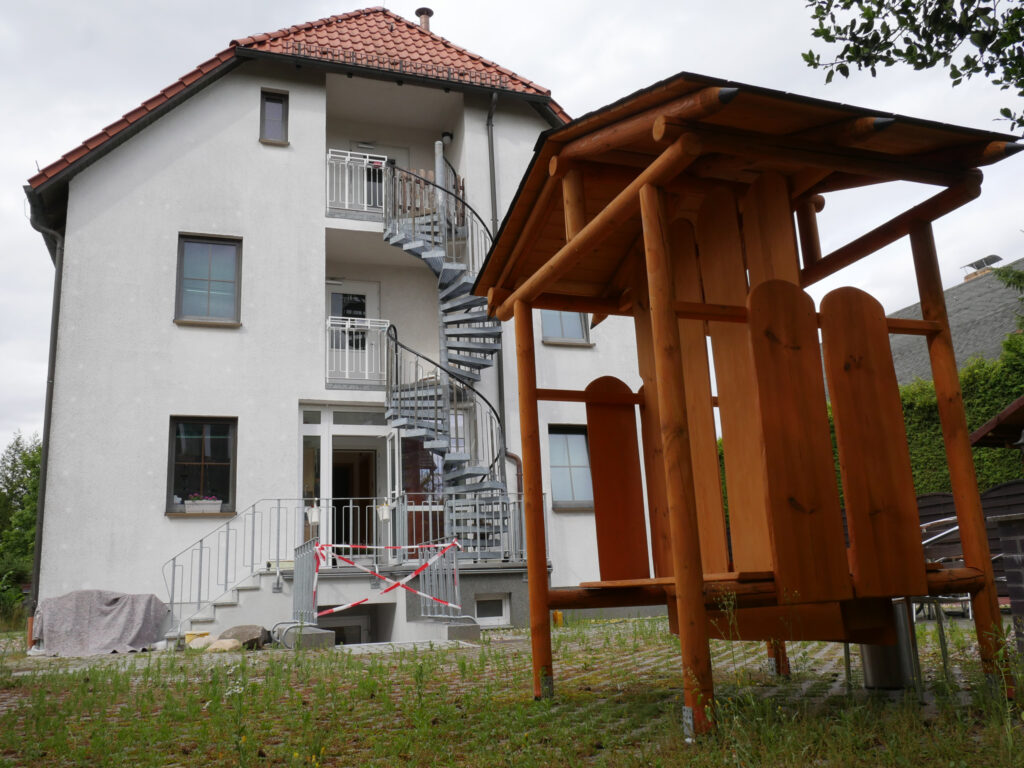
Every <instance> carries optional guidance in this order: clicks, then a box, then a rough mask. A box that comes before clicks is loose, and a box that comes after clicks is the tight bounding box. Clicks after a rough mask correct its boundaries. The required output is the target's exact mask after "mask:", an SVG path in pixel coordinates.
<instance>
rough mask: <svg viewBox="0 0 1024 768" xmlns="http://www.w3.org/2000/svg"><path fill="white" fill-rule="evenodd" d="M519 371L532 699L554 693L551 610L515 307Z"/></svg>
mask: <svg viewBox="0 0 1024 768" xmlns="http://www.w3.org/2000/svg"><path fill="white" fill-rule="evenodd" d="M514 313H515V328H516V361H517V364H518V371H519V425H520V432H521V434H522V440H523V446H522V449H523V505H524V507H525V509H524V518H525V520H526V574H527V581H528V584H529V595H530V645H531V648H532V651H533V695H534V698H537V699H539V698H541V697H543V698H551V697H552V696H553V695H554V692H555V688H554V678H553V677H552V672H551V614H550V613H549V611H548V556H547V543H546V537H545V534H544V496H543V488H542V485H541V470H540V422H539V419H538V417H537V361H536V358H535V357H534V348H533V311H532V309H531V308H530V306H529V305H528V304H525V303H524V302H522V301H517V302H516V303H515V308H514Z"/></svg>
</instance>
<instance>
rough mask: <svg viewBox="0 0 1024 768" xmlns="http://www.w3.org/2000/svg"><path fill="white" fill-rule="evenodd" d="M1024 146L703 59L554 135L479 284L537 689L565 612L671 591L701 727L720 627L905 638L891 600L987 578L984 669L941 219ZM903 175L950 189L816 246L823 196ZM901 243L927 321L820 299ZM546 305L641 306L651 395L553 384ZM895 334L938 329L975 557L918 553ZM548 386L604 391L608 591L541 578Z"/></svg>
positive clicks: (978, 526)
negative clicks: (546, 357)
mask: <svg viewBox="0 0 1024 768" xmlns="http://www.w3.org/2000/svg"><path fill="white" fill-rule="evenodd" d="M1014 141H1015V137H1013V136H1006V135H1001V134H995V133H990V132H984V131H978V130H972V129H967V128H958V127H953V126H948V125H942V124H938V123H934V122H928V121H923V120H915V119H911V118H905V117H900V116H896V115H890V114H880V113H877V112H871V111H867V110H863V109H858V108H854V107H849V106H845V105H841V104H835V103H830V102H824V101H820V100H815V99H809V98H803V97H799V96H794V95H791V94H786V93H781V92H777V91H771V90H767V89H763V88H757V87H752V86H747V85H742V84H738V83H731V82H726V81H721V80H716V79H713V78H708V77H704V76H700V75H693V74H687V73H684V74H680V75H677V76H676V77H673V78H671V79H669V80H665V81H663V82H661V83H657V84H656V85H654V86H652V87H650V88H647V89H645V90H642V91H639V92H637V93H635V94H633V95H631V96H629V97H627V98H625V99H622V100H621V101H618V102H616V103H614V104H611V105H609V106H607V107H605V108H603V109H601V110H598V111H596V112H593V113H591V114H589V115H586V116H584V117H582V118H580V119H578V120H575V121H573V122H571V123H569V124H567V125H565V126H563V127H561V128H556V129H553V130H551V131H548V132H547V133H545V134H544V135H543V136H542V138H541V140H540V142H539V143H538V148H537V150H536V153H535V156H534V158H533V162H532V164H531V166H530V168H529V170H528V172H527V175H526V177H525V178H524V180H523V182H522V184H521V186H520V188H519V191H518V193H517V196H516V199H515V201H514V202H513V205H512V207H511V210H510V211H509V214H508V216H507V217H506V219H505V222H504V225H503V227H502V229H501V231H500V233H499V236H498V238H497V240H496V242H495V244H494V247H493V249H492V250H491V253H490V255H489V257H488V260H487V263H486V264H485V265H484V268H483V270H482V271H481V273H480V276H479V278H478V280H477V283H476V286H475V288H474V290H475V292H476V293H477V294H479V295H484V294H486V295H487V297H488V299H489V307H490V312H491V313H492V314H493V315H496V316H497V317H499V318H501V319H502V320H509V319H511V318H514V319H515V331H516V352H517V356H518V371H519V403H520V420H521V427H522V443H523V447H522V451H523V475H524V495H525V499H526V529H527V543H528V568H529V593H530V616H531V631H532V649H533V665H534V692H535V695H537V696H542V695H550V694H551V693H552V691H553V684H552V679H553V678H552V674H553V673H552V663H551V639H550V623H549V616H550V614H549V612H550V610H551V609H556V608H592V607H609V606H629V605H645V604H658V603H665V604H666V605H667V607H668V611H669V617H670V624H671V626H672V628H673V631H676V632H677V633H678V634H679V637H680V641H681V650H682V668H683V679H684V688H685V701H686V705H687V706H688V707H690V708H691V710H692V713H693V716H694V719H695V724H696V726H697V729H698V730H702V729H703V728H705V727H707V720H706V719H705V706H706V705H707V704H708V703H710V701H711V698H712V696H713V685H712V677H711V660H710V654H709V646H708V639H709V637H728V638H736V639H763V640H766V641H769V642H770V643H772V645H771V647H772V648H779V647H780V645H779V641H785V640H788V639H823V640H834V641H853V642H868V643H891V642H895V628H894V618H893V611H892V604H891V599H892V598H893V597H897V596H908V595H909V596H914V595H928V594H942V593H947V592H958V593H963V592H970V593H971V594H972V595H973V605H974V615H975V618H976V623H977V628H978V635H979V638H980V642H979V645H980V652H981V656H982V659H983V660H984V662H985V663H986V664H987V665H989V668H990V669H991V665H992V663H993V662H994V660H995V656H996V651H997V649H998V647H999V642H1000V641H999V636H1000V628H1001V627H1000V620H999V614H998V610H997V605H996V594H995V590H994V589H993V583H992V567H991V562H990V559H989V549H988V541H987V539H986V537H985V524H984V520H983V517H982V511H981V505H980V501H979V498H978V491H977V486H976V482H975V475H974V465H973V463H972V460H971V451H970V444H969V442H968V435H967V428H966V423H965V419H964V412H963V406H962V402H961V398H960V391H959V381H958V378H957V369H956V364H955V361H954V358H953V348H952V345H951V342H950V335H949V326H948V322H947V318H946V308H945V305H944V300H943V294H942V285H941V281H940V277H939V268H938V263H937V259H936V254H935V246H934V241H933V238H932V232H931V222H932V221H933V220H934V219H936V218H938V217H940V216H942V215H944V214H946V213H949V212H950V211H952V210H954V209H956V208H958V207H960V206H961V205H963V204H965V203H967V202H969V201H970V200H973V199H974V198H975V197H977V196H978V194H979V193H980V184H981V178H982V176H981V172H980V171H978V170H977V166H979V165H984V164H987V163H991V162H993V161H996V160H998V159H1000V158H1002V157H1004V156H1006V155H1009V154H1012V153H1013V152H1014V151H1015V150H1017V149H1019V148H1020V147H1019V146H1018V145H1016V144H1014V143H1013V142H1014ZM896 180H906V181H912V182H919V183H922V184H928V185H933V186H935V187H937V188H938V191H937V193H936V194H934V195H933V196H932V197H930V198H928V199H927V200H925V201H924V202H923V203H921V204H919V205H916V206H914V207H912V208H911V209H909V210H907V211H904V212H901V213H899V214H898V215H896V216H894V217H892V218H890V219H889V220H888V221H886V222H885V223H883V224H881V225H879V226H877V227H875V228H874V229H871V230H870V231H868V232H867V233H866V234H864V235H863V236H861V237H858V238H857V239H855V240H853V241H852V242H850V243H848V244H846V245H844V246H842V247H841V248H838V249H836V250H835V251H833V252H832V253H829V254H822V252H821V248H820V244H819V238H818V230H817V222H816V213H817V212H819V211H820V210H821V209H822V206H823V205H824V201H825V197H824V196H825V195H827V194H828V193H830V192H833V191H836V190H842V189H848V188H851V187H859V186H864V185H870V184H880V183H885V182H890V181H896ZM903 237H909V238H910V244H911V249H912V252H913V261H914V267H915V271H916V275H917V284H918V289H919V292H920V297H921V306H922V311H923V314H924V319H923V320H919V321H915V320H897V319H891V318H886V317H885V315H884V312H883V310H882V308H881V306H880V305H879V304H878V302H877V301H875V300H874V299H873V298H872V297H871V296H869V295H867V294H866V293H864V292H862V291H859V290H856V289H853V288H840V289H838V290H835V291H832V292H831V293H829V294H828V295H827V296H826V297H825V298H824V300H823V301H822V302H821V306H820V308H818V309H816V308H815V306H814V303H813V301H812V300H811V299H810V297H808V296H807V294H806V293H804V290H803V289H804V288H805V287H806V286H808V285H810V284H812V283H814V282H816V281H818V280H821V279H822V278H824V277H826V276H828V275H831V274H833V273H835V272H837V271H838V270H840V269H842V268H843V267H846V266H848V265H850V264H853V263H854V262H856V261H857V260H859V259H861V258H863V257H864V256H867V255H868V254H870V253H873V252H874V251H877V250H878V249H880V248H882V247H883V246H886V245H888V244H890V243H892V242H894V241H896V240H898V239H900V238H903ZM534 308H540V309H556V310H567V311H578V312H588V313H592V314H593V322H594V323H597V322H600V321H601V320H602V319H603V318H604V317H605V316H608V315H626V316H631V317H632V318H633V320H634V323H635V328H636V344H637V353H638V360H639V367H640V374H641V377H642V379H643V387H642V388H641V389H640V391H639V392H632V391H630V389H629V388H628V387H627V386H626V385H625V384H624V383H623V382H621V381H619V380H617V379H614V378H612V377H603V378H600V379H597V380H596V381H594V382H592V383H591V384H590V386H588V387H587V388H586V389H585V390H584V391H566V390H544V389H538V388H537V376H536V367H535V360H534V347H533V345H534V333H533V320H532V312H531V310H532V309H534ZM819 331H820V334H821V339H822V344H821V345H819ZM890 333H909V334H917V335H921V336H924V337H926V338H927V340H928V347H929V352H930V358H931V364H932V371H933V376H934V380H935V386H936V390H937V392H938V401H939V409H940V415H941V420H942V429H943V436H944V440H945V446H946V455H947V459H948V462H949V467H950V473H951V478H952V485H953V493H954V496H955V499H956V507H957V515H958V518H959V520H960V526H961V531H962V536H963V542H964V558H965V562H966V567H964V568H958V569H947V570H943V569H941V568H939V567H937V566H934V567H933V566H931V565H928V564H926V562H925V559H924V554H923V551H922V547H921V536H920V532H919V530H918V521H917V509H916V504H915V495H914V487H913V481H912V477H911V472H910V461H909V455H908V451H907V442H906V435H905V431H904V424H903V418H902V410H901V407H900V400H899V393H898V389H897V384H896V378H895V374H894V372H893V366H892V359H891V354H890V350H889V334H890ZM706 338H710V342H711V349H712V354H711V355H710V356H709V354H708V351H707V343H706ZM823 360H824V370H825V372H826V373H827V388H828V396H829V397H828V400H829V401H830V402H831V406H832V412H833V415H834V421H835V431H836V438H837V443H838V451H839V459H840V462H841V480H842V490H843V497H844V505H843V507H842V508H841V505H840V496H839V491H838V489H837V483H836V476H835V469H834V456H833V449H832V443H831V439H830V431H829V418H828V411H827V404H826V377H825V376H823V365H822V361H823ZM712 366H713V368H714V371H715V374H716V379H717V393H714V392H713V391H712V385H711V377H710V375H709V371H710V370H711V367H712ZM541 400H560V401H575V402H584V403H586V409H587V429H588V438H589V449H590V460H591V466H592V476H593V483H594V489H593V490H594V507H595V509H594V512H595V515H594V517H595V525H596V529H597V542H598V555H599V567H600V581H597V582H592V583H584V584H581V585H579V586H578V587H573V588H559V589H552V588H549V586H548V579H547V569H546V562H545V551H546V550H545V541H544V538H545V533H544V520H543V514H544V512H543V501H542V491H541V462H540V434H539V427H538V412H537V403H538V401H541ZM714 408H717V409H718V411H719V414H720V417H721V427H722V438H723V445H724V456H725V485H726V489H727V496H728V513H729V514H728V522H727V518H726V515H725V513H724V506H723V499H722V494H721V485H720V480H721V478H720V473H719V465H718V459H717V452H716V434H715V425H714V413H713V409H714ZM637 409H639V415H640V420H641V430H640V431H641V434H642V445H640V446H637V445H636V444H635V441H634V440H631V439H630V436H631V435H633V434H636V412H637ZM641 451H642V452H643V456H644V462H643V470H641V463H640V459H639V457H640V452H641ZM642 471H643V472H645V473H646V485H647V503H646V508H645V504H644V495H643V491H642V482H641V472H642ZM844 515H845V531H848V536H847V533H846V532H845V531H844ZM647 525H649V527H650V539H649V541H650V550H651V551H650V552H649V551H648V537H647V536H646V534H645V529H646V527H647ZM649 562H650V563H653V572H652V570H651V566H650V565H649Z"/></svg>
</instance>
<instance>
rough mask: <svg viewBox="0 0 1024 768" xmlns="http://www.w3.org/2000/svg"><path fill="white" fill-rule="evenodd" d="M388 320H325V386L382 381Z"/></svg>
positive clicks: (329, 318)
mask: <svg viewBox="0 0 1024 768" xmlns="http://www.w3.org/2000/svg"><path fill="white" fill-rule="evenodd" d="M390 324H391V323H390V321H388V320H376V319H368V318H356V317H328V318H327V343H326V347H325V349H326V356H327V359H326V370H327V383H328V384H337V383H340V382H345V381H351V380H353V379H355V380H361V381H380V382H382V381H384V376H385V362H386V361H385V350H386V348H387V344H386V342H385V335H386V334H387V331H388V326H389V325H390Z"/></svg>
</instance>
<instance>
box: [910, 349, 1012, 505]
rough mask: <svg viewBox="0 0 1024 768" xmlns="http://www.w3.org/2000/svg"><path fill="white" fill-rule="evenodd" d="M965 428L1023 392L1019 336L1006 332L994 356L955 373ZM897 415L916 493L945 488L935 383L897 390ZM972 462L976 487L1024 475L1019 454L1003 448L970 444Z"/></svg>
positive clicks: (946, 480)
mask: <svg viewBox="0 0 1024 768" xmlns="http://www.w3.org/2000/svg"><path fill="white" fill-rule="evenodd" d="M960 388H961V390H962V391H963V396H964V411H965V412H966V414H967V429H968V430H969V431H971V432H973V431H974V430H975V429H977V428H978V427H980V426H982V425H983V424H984V423H985V422H987V421H988V420H989V419H991V418H992V417H993V416H995V415H996V414H997V413H999V412H1000V411H1001V410H1003V409H1004V408H1005V407H1006V406H1007V405H1009V404H1010V403H1011V402H1013V401H1014V400H1016V399H1017V398H1018V397H1020V396H1021V395H1024V335H1022V334H1019V333H1014V334H1011V335H1010V336H1008V337H1007V338H1006V341H1004V342H1003V353H1002V355H1001V356H1000V358H999V359H998V360H994V361H992V360H981V359H976V360H972V361H971V362H969V363H968V364H967V365H966V366H964V368H963V370H961V371H960ZM900 396H901V397H902V399H903V416H904V418H905V419H906V424H907V443H908V445H909V446H910V462H911V465H912V467H913V470H914V488H915V490H916V491H917V493H918V494H922V493H942V492H948V491H949V490H950V487H949V470H948V468H947V467H946V454H945V448H944V447H943V444H942V429H941V427H940V425H939V413H938V405H937V401H936V399H935V387H934V385H933V384H932V383H931V382H930V381H929V382H925V381H916V382H914V383H913V384H908V385H907V386H905V387H901V388H900ZM974 466H975V469H976V471H977V473H978V489H979V490H981V491H986V490H988V489H989V488H991V487H992V486H994V485H998V484H999V483H1005V482H1006V481H1008V480H1016V479H1019V478H1021V477H1024V471H1022V463H1021V454H1020V453H1019V452H1018V451H1013V450H1008V449H1006V448H975V449H974Z"/></svg>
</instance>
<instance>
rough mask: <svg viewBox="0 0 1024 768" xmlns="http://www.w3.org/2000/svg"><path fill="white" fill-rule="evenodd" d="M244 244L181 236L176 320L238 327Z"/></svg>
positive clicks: (231, 240) (219, 238) (211, 238)
mask: <svg viewBox="0 0 1024 768" xmlns="http://www.w3.org/2000/svg"><path fill="white" fill-rule="evenodd" d="M241 272H242V241H241V240H238V239H233V238H225V237H203V236H196V235H180V236H179V238H178V292H177V293H178V295H177V299H176V302H175V312H174V321H175V322H176V323H181V324H190V323H196V324H201V325H227V326H238V325H239V320H240V314H239V305H240V303H241Z"/></svg>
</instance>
